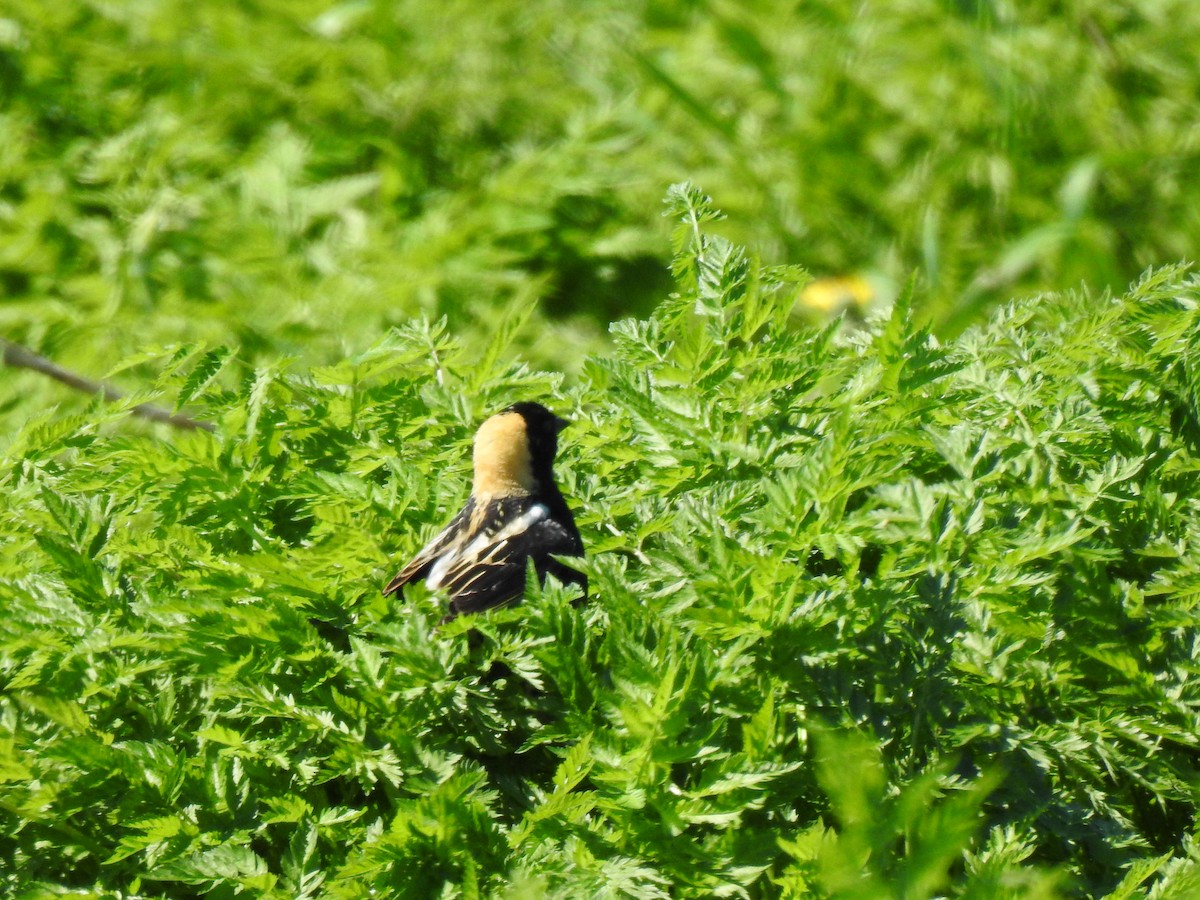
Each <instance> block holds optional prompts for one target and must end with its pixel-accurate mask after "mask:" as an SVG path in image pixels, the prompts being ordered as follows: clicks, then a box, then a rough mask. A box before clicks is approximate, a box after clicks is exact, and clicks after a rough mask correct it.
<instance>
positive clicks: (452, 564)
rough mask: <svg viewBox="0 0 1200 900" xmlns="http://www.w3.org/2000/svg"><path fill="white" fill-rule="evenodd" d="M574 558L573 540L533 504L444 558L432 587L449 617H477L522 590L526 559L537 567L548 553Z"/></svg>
mask: <svg viewBox="0 0 1200 900" xmlns="http://www.w3.org/2000/svg"><path fill="white" fill-rule="evenodd" d="M552 553H556V554H565V555H570V556H574V555H578V553H579V546H578V541H577V539H576V538H575V537H573V536H572V535H571V534H570V533H569V532H568V530H567V529H566V528H565V527H564V526H563V525H562V524H561V523H559V522H558V521H556V520H555V519H553V518H551V517H550V510H549V509H548V508H547V507H546V505H545V504H543V503H535V504H533V505H532V506H530V507H529V509H528V510H526V511H525V512H523V513H521V514H520V515H519V516H517V517H516V518H514V519H513V520H512V521H511V522H509V523H508V524H507V525H505V526H503V527H502V528H500V529H499V530H498V531H496V532H494V533H492V534H484V535H481V536H480V537H478V538H476V539H475V540H474V541H472V542H471V543H470V544H468V545H466V546H465V547H463V549H462V551H461V552H460V553H458V554H456V555H455V556H453V557H443V558H442V559H441V560H439V561H438V563H437V564H436V565H435V566H434V570H433V571H431V572H430V576H429V578H430V583H431V585H432V584H433V582H434V581H435V580H436V582H437V584H436V586H437V587H440V588H444V589H446V590H447V591H449V593H450V598H451V602H450V609H451V611H452V612H453V613H466V612H479V611H480V610H483V609H488V608H490V607H493V606H499V605H500V604H501V603H505V602H507V601H509V600H512V599H514V598H516V597H518V596H520V594H521V593H522V592H523V591H524V589H525V565H526V560H527V559H528V558H529V557H530V556H531V555H534V557H535V559H536V560H537V561H538V562H539V568H540V567H541V565H542V564H543V563H544V561H545V559H546V558H547V555H548V554H552Z"/></svg>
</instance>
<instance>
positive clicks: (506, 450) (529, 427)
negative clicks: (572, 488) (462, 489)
mask: <svg viewBox="0 0 1200 900" xmlns="http://www.w3.org/2000/svg"><path fill="white" fill-rule="evenodd" d="M568 424H570V423H569V422H568V421H567V420H566V419H563V418H560V417H559V416H556V415H554V413H552V412H550V410H548V409H546V407H544V406H542V405H541V404H540V403H533V402H523V403H514V404H513V405H512V406H509V407H507V408H505V409H502V410H501V411H500V412H498V413H496V415H494V416H492V417H491V418H490V419H488V420H487V421H485V422H484V423H483V424H482V425H480V426H479V431H477V432H476V433H475V484H474V489H473V492H474V494H475V496H476V498H479V497H480V496H486V497H497V496H506V495H509V494H514V493H531V492H533V491H534V490H535V489H536V487H537V485H538V484H539V483H543V484H544V483H549V482H550V481H552V480H553V478H554V455H555V453H557V452H558V433H559V432H560V431H562V430H563V428H565V427H566V426H567V425H568Z"/></svg>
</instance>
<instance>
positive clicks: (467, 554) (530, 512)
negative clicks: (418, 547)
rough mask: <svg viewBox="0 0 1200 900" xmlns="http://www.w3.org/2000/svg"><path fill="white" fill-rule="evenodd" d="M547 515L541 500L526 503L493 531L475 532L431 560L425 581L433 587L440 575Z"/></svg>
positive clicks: (484, 554)
mask: <svg viewBox="0 0 1200 900" xmlns="http://www.w3.org/2000/svg"><path fill="white" fill-rule="evenodd" d="M549 516H550V508H549V507H547V506H546V505H545V504H544V503H535V504H534V505H533V506H531V507H529V509H527V510H526V511H525V512H523V513H522V514H521V515H519V516H517V517H516V518H515V519H513V520H512V521H511V522H509V523H508V524H507V525H505V526H504V527H503V528H501V529H500V530H499V531H497V532H496V533H495V534H487V533H486V532H485V533H484V534H481V535H479V537H477V538H475V540H473V541H471V543H469V544H467V545H466V546H465V547H461V548H459V549H457V550H451V551H450V552H448V553H445V554H443V555H442V556H440V557H438V561H437V562H435V563H434V564H433V568H432V569H430V570H429V574H428V575H427V576H425V584H426V585H427V586H428V587H430V588H432V589H434V590H436V589H437V588H439V587H441V586H442V579H444V578H445V577H446V573H448V572H449V571H450V570H451V569H455V568H457V567H459V566H470V565H473V564H475V563H477V562H480V561H481V557H483V558H486V557H490V556H491V555H492V553H493V552H494V551H495V550H497V549H499V548H500V547H502V546H503V545H504V543H505V542H506V541H508V540H510V539H511V538H513V537H515V536H517V535H518V534H522V533H524V532H526V531H528V530H529V529H530V528H532V527H533V526H534V525H536V524H537V523H538V522H541V521H542V520H543V519H546V518H548V517H549Z"/></svg>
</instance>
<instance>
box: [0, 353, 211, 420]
mask: <svg viewBox="0 0 1200 900" xmlns="http://www.w3.org/2000/svg"><path fill="white" fill-rule="evenodd" d="M0 350H3V353H2V354H0V362H3V363H4V365H6V366H12V367H13V368H14V369H32V370H33V371H34V372H41V373H42V374H43V375H48V376H50V377H51V378H53V379H54V380H55V381H60V382H62V383H63V384H65V385H67V386H68V387H73V388H75V390H77V391H83V392H84V393H85V394H99V395H100V396H101V397H103V398H104V399H105V400H107V401H109V402H110V403H112V402H114V401H117V400H120V399H122V398H123V397H124V396H125V395H124V394H123V393H121V391H118V390H117V389H116V388H114V387H111V386H109V385H107V384H102V383H101V382H99V381H92V380H91V379H90V378H84V377H83V376H82V375H76V374H75V373H74V372H71V371H68V370H67V369H64V368H63V367H62V366H59V365H57V364H56V363H53V362H51V361H50V360H48V359H46V357H44V356H41V355H39V354H37V353H34V352H33V351H32V350H30V349H29V348H27V347H22V346H21V345H20V344H14V343H13V342H12V341H6V340H3V339H2V338H0ZM132 412H133V413H134V414H135V415H138V416H141V417H142V418H143V419H149V420H150V421H152V422H165V423H167V424H168V425H173V426H174V427H176V428H183V429H186V430H189V431H192V430H195V429H197V428H201V429H203V430H204V431H216V428H215V427H214V426H213V425H212V424H211V423H210V422H201V421H200V420H199V419H193V418H191V417H190V416H185V415H181V414H179V413H173V412H171V411H170V410H169V409H163V408H162V407H161V406H155V405H153V404H152V403H139V404H138V405H137V406H135V407H133V410H132Z"/></svg>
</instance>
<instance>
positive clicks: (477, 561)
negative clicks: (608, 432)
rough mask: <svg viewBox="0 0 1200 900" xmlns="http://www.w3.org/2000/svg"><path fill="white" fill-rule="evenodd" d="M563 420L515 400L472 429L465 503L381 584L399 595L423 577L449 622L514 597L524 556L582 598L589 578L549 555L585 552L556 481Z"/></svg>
mask: <svg viewBox="0 0 1200 900" xmlns="http://www.w3.org/2000/svg"><path fill="white" fill-rule="evenodd" d="M567 424H568V422H567V420H566V419H560V418H559V417H558V416H556V415H554V413H552V412H550V410H548V409H546V407H544V406H542V405H541V404H540V403H514V404H513V405H512V406H510V407H508V408H507V409H503V410H501V411H500V412H498V413H497V414H496V415H494V416H492V417H491V418H490V419H488V420H487V421H486V422H484V423H483V424H482V425H481V426H479V431H477V432H476V433H475V455H474V463H475V478H474V482H473V484H472V486H471V496H470V497H469V498H468V499H467V504H466V506H464V507H463V508H462V510H461V511H460V512H459V513H458V515H456V516H455V517H454V518H453V519H452V520H451V521H450V524H449V525H447V526H446V527H445V528H444V529H443V530H442V532H441V533H440V534H439V535H437V537H435V538H434V539H433V540H432V541H430V542H429V544H428V545H427V546H426V547H425V548H424V549H423V550H421V552H420V553H418V554H417V555H416V556H415V557H413V559H412V561H411V562H409V563H408V565H406V566H405V567H404V568H403V569H401V570H400V572H399V574H398V575H396V577H395V578H393V579H392V580H391V581H389V582H388V584H387V586H386V587H385V588H384V589H383V592H384V594H385V595H389V596H390V595H392V594H398V593H401V592H402V591H403V588H404V585H406V584H409V583H411V582H414V581H420V580H421V579H425V584H426V585H427V586H429V587H430V588H432V589H434V590H445V591H447V592H448V593H449V594H450V611H449V613H448V614H447V615H446V617H445V618H444V619H443V620H442V621H443V622H448V621H450V620H451V619H453V618H454V617H455V616H457V615H459V614H460V613H474V612H480V611H481V610H485V609H490V608H492V607H494V606H499V605H500V604H502V603H507V602H508V601H510V600H515V599H516V598H517V597H519V596H521V594H523V593H524V591H525V572H526V568H527V564H528V561H529V560H533V565H534V568H535V570H536V571H537V574H538V578H539V580H541V581H545V578H546V574H547V573H550V574H553V575H554V576H555V577H556V578H558V580H559V581H562V582H563V583H564V584H577V585H579V586H580V587H581V588H582V589H583V593H584V596H587V576H586V575H584V574H582V573H580V572H577V571H575V570H574V569H572V568H570V567H569V566H566V565H564V564H563V563H561V562H559V561H558V560H556V559H554V558H553V557H554V556H583V541H582V540H581V539H580V537H579V529H578V528H577V527H576V526H575V518H574V516H572V515H571V510H570V507H568V506H567V502H566V500H564V499H563V495H562V493H561V492H560V491H559V489H558V485H557V484H555V482H554V455H555V453H556V452H557V451H558V433H559V432H560V431H562V429H563V428H564V427H566V426H567Z"/></svg>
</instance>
